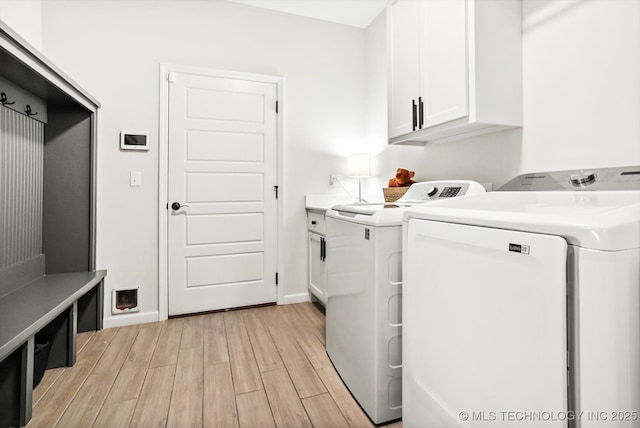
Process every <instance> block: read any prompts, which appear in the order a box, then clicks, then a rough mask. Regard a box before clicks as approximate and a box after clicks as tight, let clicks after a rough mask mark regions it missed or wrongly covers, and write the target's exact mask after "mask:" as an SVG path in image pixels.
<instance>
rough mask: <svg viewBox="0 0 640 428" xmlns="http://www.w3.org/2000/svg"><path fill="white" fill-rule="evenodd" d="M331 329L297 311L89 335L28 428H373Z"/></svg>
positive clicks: (47, 389)
mask: <svg viewBox="0 0 640 428" xmlns="http://www.w3.org/2000/svg"><path fill="white" fill-rule="evenodd" d="M324 327H325V323H324V315H323V314H322V313H321V312H320V311H319V310H318V309H317V308H316V307H315V306H313V305H312V304H311V303H300V304H295V305H284V306H267V307H261V308H251V309H243V310H237V311H229V312H219V313H211V314H205V315H195V316H191V317H184V318H174V319H170V320H168V321H165V322H161V323H152V324H142V325H136V326H128V327H121V328H113V329H107V330H102V331H99V332H89V333H82V334H80V335H78V358H77V363H76V365H75V366H74V367H64V368H59V369H51V370H47V372H46V374H45V376H44V378H43V380H42V382H41V383H40V385H39V386H38V387H37V388H36V389H35V391H34V397H33V402H34V409H33V418H32V420H31V421H30V422H29V424H28V425H27V427H29V428H31V427H47V428H49V427H64V428H75V427H79V428H84V427H92V426H93V427H109V428H117V427H144V428H147V427H165V426H166V427H180V428H182V427H238V426H239V427H251V428H254V427H256V428H262V427H274V426H277V427H295V428H300V427H311V426H313V427H331V428H335V427H372V426H373V425H372V423H371V421H370V420H369V419H368V418H367V416H366V415H365V413H364V412H363V411H362V409H361V408H360V407H359V406H358V404H357V403H356V401H355V400H354V399H353V397H352V396H351V395H350V393H349V391H348V390H347V389H346V387H345V386H344V384H343V383H342V381H341V380H340V377H339V376H338V374H337V373H336V371H335V369H334V368H333V366H332V365H331V362H330V360H329V358H328V357H327V354H326V352H325V349H324ZM389 426H390V427H393V428H401V427H402V423H401V422H396V423H395V424H391V425H389Z"/></svg>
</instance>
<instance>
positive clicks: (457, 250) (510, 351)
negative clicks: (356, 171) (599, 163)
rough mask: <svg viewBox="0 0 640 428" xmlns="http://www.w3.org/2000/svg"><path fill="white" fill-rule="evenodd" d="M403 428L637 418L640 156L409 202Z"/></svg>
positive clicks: (618, 423)
mask: <svg viewBox="0 0 640 428" xmlns="http://www.w3.org/2000/svg"><path fill="white" fill-rule="evenodd" d="M403 233H404V238H405V242H404V253H403V257H404V264H403V266H404V269H405V272H404V273H405V275H404V278H405V281H404V287H403V294H404V299H403V301H404V307H403V358H404V360H403V426H404V427H408V428H412V427H425V426H428V427H458V426H459V427H484V428H486V427H487V426H491V427H499V426H508V427H513V426H518V427H519V426H530V427H539V426H552V427H567V426H575V427H604V426H606V427H614V426H615V427H627V428H630V427H639V426H640V311H639V306H640V291H639V290H640V167H625V168H602V169H594V170H592V171H558V172H544V173H536V174H525V175H522V176H519V177H516V178H515V179H513V180H512V181H510V182H509V183H507V184H506V185H505V186H503V187H502V188H500V189H499V191H496V192H492V193H487V194H484V195H478V196H471V197H468V198H461V199H459V200H451V201H445V202H442V203H439V204H433V205H424V206H420V207H414V208H412V209H409V210H407V211H406V212H405V217H404V222H403Z"/></svg>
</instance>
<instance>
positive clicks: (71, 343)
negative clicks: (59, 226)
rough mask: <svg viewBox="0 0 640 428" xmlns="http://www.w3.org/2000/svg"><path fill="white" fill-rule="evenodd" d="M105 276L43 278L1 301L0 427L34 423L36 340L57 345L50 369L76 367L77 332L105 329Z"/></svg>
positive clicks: (102, 273)
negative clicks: (0, 414)
mask: <svg viewBox="0 0 640 428" xmlns="http://www.w3.org/2000/svg"><path fill="white" fill-rule="evenodd" d="M106 274H107V272H106V271H105V270H99V271H95V272H73V273H62V274H52V275H43V276H40V277H39V278H37V279H35V280H33V281H30V282H28V283H26V284H24V285H22V286H21V287H19V288H17V289H15V290H14V291H12V292H10V293H8V294H5V295H4V296H2V297H0V372H1V373H0V375H1V376H3V377H4V379H2V380H0V408H3V409H4V410H6V411H7V414H5V415H3V416H6V417H7V420H0V426H5V425H12V424H16V423H17V424H19V425H26V423H27V422H28V421H29V419H31V404H32V394H33V385H32V382H33V365H34V364H33V363H34V357H33V353H34V344H35V338H36V336H37V335H43V336H45V337H47V338H48V339H51V340H53V346H52V349H51V354H50V358H49V360H50V361H49V364H48V365H47V368H51V367H61V366H72V365H74V364H75V358H76V334H77V332H78V331H88V330H101V329H102V311H103V294H104V290H103V280H104V277H105V276H106ZM0 419H4V418H0Z"/></svg>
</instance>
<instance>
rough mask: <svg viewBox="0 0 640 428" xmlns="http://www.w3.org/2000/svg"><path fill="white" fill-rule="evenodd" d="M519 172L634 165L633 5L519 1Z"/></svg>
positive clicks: (638, 141) (638, 109) (639, 53)
mask: <svg viewBox="0 0 640 428" xmlns="http://www.w3.org/2000/svg"><path fill="white" fill-rule="evenodd" d="M523 27H524V39H523V43H524V58H523V66H524V67H523V68H524V82H525V86H524V134H523V142H522V154H521V168H520V169H521V170H523V171H537V170H554V169H571V168H593V167H608V166H616V165H617V166H620V165H638V164H640V1H637V0H582V1H567V0H564V1H557V0H525V1H524V10H523Z"/></svg>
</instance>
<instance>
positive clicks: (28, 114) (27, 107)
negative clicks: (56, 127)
mask: <svg viewBox="0 0 640 428" xmlns="http://www.w3.org/2000/svg"><path fill="white" fill-rule="evenodd" d="M24 112H25V113H26V114H27V116H35V115H37V114H38V113H33V112H31V106H30V105H29V104H27V106H26V107H25V108H24Z"/></svg>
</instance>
